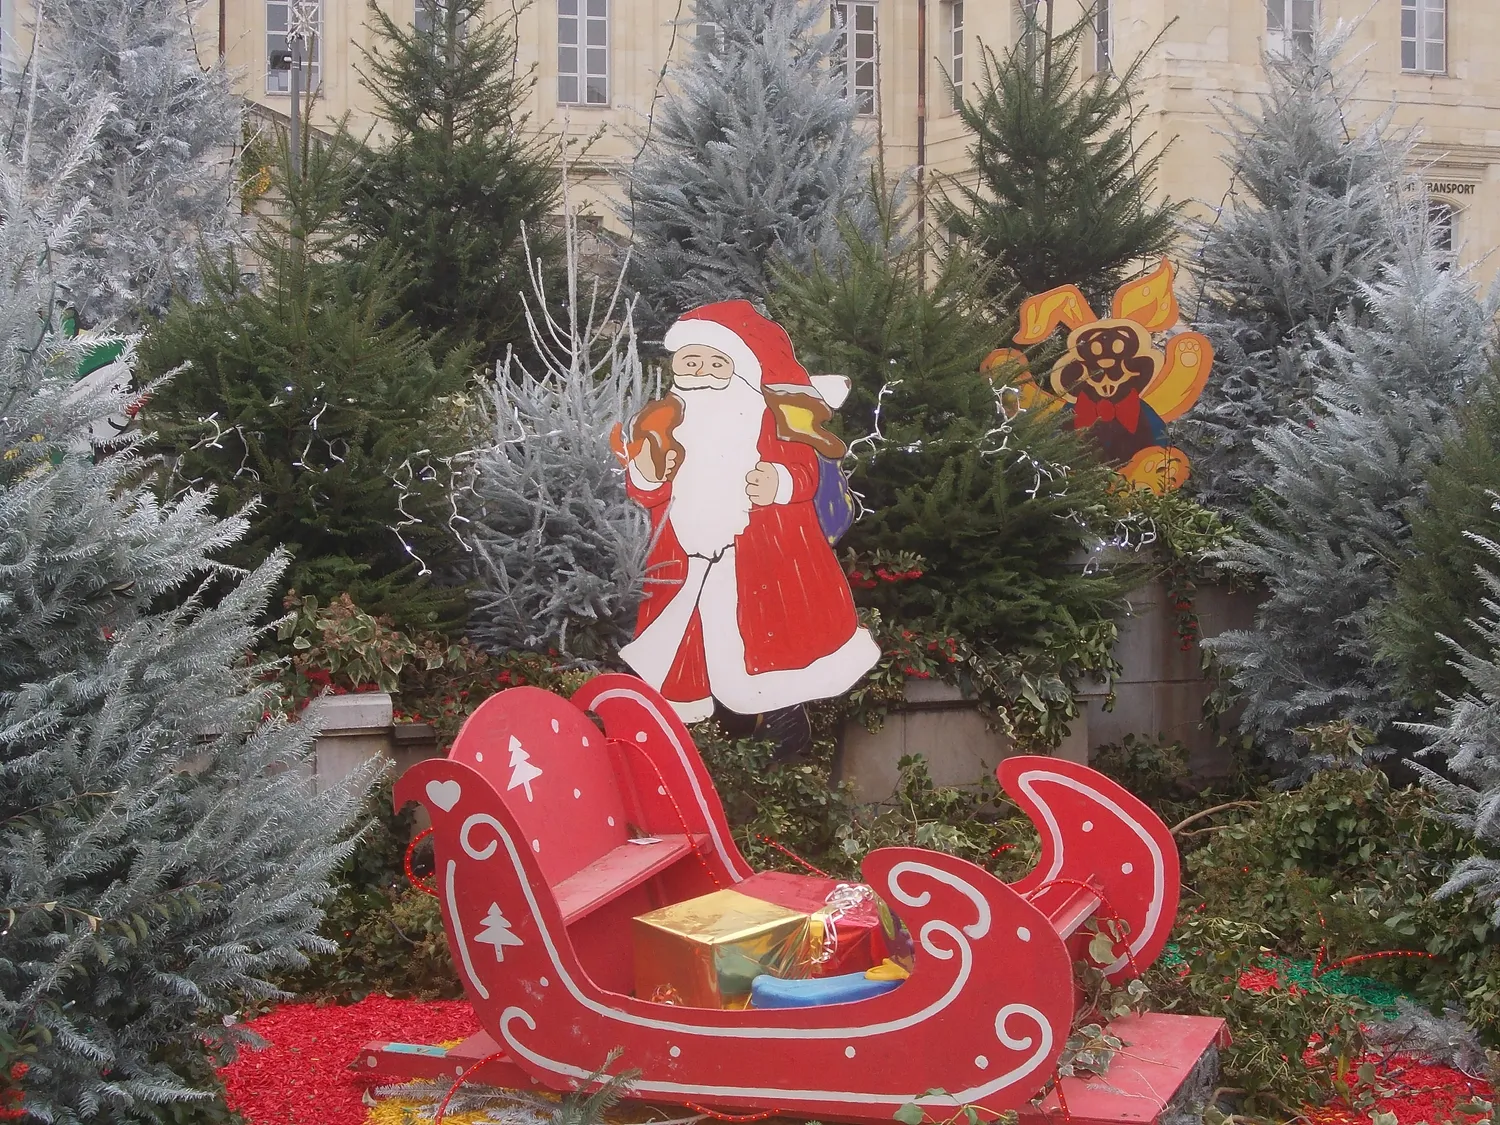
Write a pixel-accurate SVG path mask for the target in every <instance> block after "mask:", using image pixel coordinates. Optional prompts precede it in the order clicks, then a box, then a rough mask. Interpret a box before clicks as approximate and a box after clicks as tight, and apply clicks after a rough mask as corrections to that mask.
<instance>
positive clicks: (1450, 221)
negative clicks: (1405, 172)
mask: <svg viewBox="0 0 1500 1125" xmlns="http://www.w3.org/2000/svg"><path fill="white" fill-rule="evenodd" d="M1457 226H1458V208H1457V207H1455V206H1453V204H1451V203H1444V202H1442V201H1441V200H1437V199H1434V200H1432V201H1430V202H1429V203H1428V204H1427V241H1428V242H1429V243H1430V244H1431V246H1432V248H1433V249H1434V250H1436V251H1437V252H1438V253H1439V254H1442V255H1445V256H1447V257H1448V259H1449V260H1448V261H1445V262H1444V263H1443V268H1444V269H1446V268H1447V267H1448V265H1449V263H1450V262H1451V260H1452V258H1451V256H1452V254H1453V251H1454V248H1455V247H1456V246H1457V245H1458V239H1457V238H1456V237H1455V235H1456V233H1457V232H1456V230H1455V228H1456V227H1457Z"/></svg>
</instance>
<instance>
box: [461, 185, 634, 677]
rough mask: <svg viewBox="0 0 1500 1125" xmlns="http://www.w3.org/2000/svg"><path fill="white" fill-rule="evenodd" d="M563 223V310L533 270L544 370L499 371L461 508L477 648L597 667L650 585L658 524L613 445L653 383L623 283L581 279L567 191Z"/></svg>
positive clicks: (505, 367) (531, 316)
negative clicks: (629, 482)
mask: <svg viewBox="0 0 1500 1125" xmlns="http://www.w3.org/2000/svg"><path fill="white" fill-rule="evenodd" d="M563 223H564V232H563V234H564V243H565V247H566V260H567V272H566V275H565V284H566V292H565V293H564V295H563V301H562V304H561V307H554V305H553V304H552V303H551V302H550V301H549V295H548V293H547V287H546V281H545V279H544V271H543V269H542V266H541V264H540V262H539V261H537V260H535V259H531V266H530V274H531V276H530V284H531V295H530V297H529V298H528V299H527V301H526V323H527V327H528V328H529V330H530V336H531V347H532V350H534V352H535V354H536V355H538V356H540V364H541V370H539V371H535V372H533V371H530V370H528V369H527V368H526V367H525V366H524V365H523V364H522V363H521V362H520V361H519V360H518V359H516V357H515V355H514V353H511V354H508V355H507V356H506V359H505V360H504V362H502V363H500V364H499V365H498V366H497V371H496V375H495V378H494V380H493V381H491V382H490V383H489V385H488V386H487V387H486V388H485V389H484V401H483V402H482V403H481V408H480V414H481V418H480V426H481V428H482V429H483V431H484V439H483V444H481V445H480V446H479V447H478V448H476V449H475V450H473V451H472V452H471V453H470V454H469V455H467V458H466V461H467V464H466V467H465V471H464V473H463V475H462V477H461V484H460V487H459V488H458V489H457V491H456V500H455V503H456V511H457V513H458V515H459V516H460V517H461V522H459V524H458V526H459V527H460V529H461V530H460V538H461V539H462V540H463V541H464V544H465V546H466V547H467V548H468V549H469V551H470V564H469V577H470V578H471V579H472V581H473V583H474V588H475V589H474V595H473V596H474V608H473V610H472V612H471V613H470V615H469V632H470V634H471V635H472V636H473V637H474V639H475V640H476V641H477V642H478V643H480V644H482V645H484V646H486V647H488V648H490V649H494V650H503V649H508V648H522V649H536V648H547V647H550V648H555V649H557V650H558V651H559V652H560V653H561V654H563V655H564V656H566V657H568V658H570V659H584V660H599V659H604V658H607V657H608V656H610V655H612V654H613V653H614V651H615V650H616V649H617V648H618V646H619V645H620V644H622V643H623V642H625V641H627V640H629V639H630V636H631V631H632V629H633V628H634V624H635V616H634V615H635V607H636V604H637V602H638V601H639V599H640V593H641V584H642V581H643V580H644V575H645V565H646V550H647V547H648V546H649V544H650V530H649V523H648V520H647V517H646V515H645V513H644V512H643V511H642V510H641V509H640V508H639V507H637V506H636V505H635V504H634V503H632V502H631V501H630V500H629V498H628V497H627V496H626V494H625V477H624V473H623V471H622V470H621V469H620V466H619V464H618V462H617V461H616V460H615V457H614V455H613V454H612V453H611V452H610V444H609V439H610V431H611V430H612V429H613V428H614V426H615V424H616V423H619V422H622V421H625V420H628V419H629V418H631V417H632V416H633V415H634V414H635V412H636V411H637V410H638V409H639V408H640V407H641V406H642V405H644V404H645V401H646V398H647V380H646V378H645V376H644V373H643V370H642V367H641V359H640V354H639V352H638V350H637V347H636V335H635V327H634V322H633V319H632V309H631V306H630V303H629V302H628V301H625V300H623V299H622V297H621V284H622V282H621V279H620V278H616V279H615V281H614V282H613V284H612V285H609V286H602V285H601V284H600V282H599V280H598V279H593V280H586V279H585V278H584V277H583V276H582V270H581V267H580V262H579V257H580V245H579V243H580V239H579V230H578V224H577V222H576V218H575V215H574V213H573V210H572V205H571V202H570V200H569V198H568V194H567V191H566V189H564V205H563Z"/></svg>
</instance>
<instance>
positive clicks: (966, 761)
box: [834, 679, 1090, 802]
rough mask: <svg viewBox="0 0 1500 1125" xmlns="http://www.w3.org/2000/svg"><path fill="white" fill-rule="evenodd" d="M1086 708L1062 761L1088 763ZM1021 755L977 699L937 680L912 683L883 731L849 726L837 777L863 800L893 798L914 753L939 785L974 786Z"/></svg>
mask: <svg viewBox="0 0 1500 1125" xmlns="http://www.w3.org/2000/svg"><path fill="white" fill-rule="evenodd" d="M1089 711H1090V708H1084V709H1083V712H1082V713H1081V714H1080V715H1079V717H1078V719H1077V720H1075V721H1074V723H1073V724H1072V726H1071V728H1070V729H1069V732H1068V736H1067V737H1066V738H1064V739H1063V741H1062V745H1061V746H1059V747H1058V748H1057V750H1056V754H1057V755H1058V756H1059V757H1062V758H1067V759H1069V760H1070V761H1074V762H1084V763H1087V762H1088V748H1089V736H1088V721H1089ZM1015 752H1016V749H1015V746H1014V744H1013V743H1012V742H1011V741H1010V739H1009V738H1007V737H1006V736H1005V735H1004V734H1002V733H1001V732H999V731H997V730H992V729H990V727H989V725H988V724H987V723H986V722H985V718H984V716H983V715H982V714H981V713H980V711H979V708H978V705H977V704H975V702H974V701H973V700H972V699H965V698H964V697H963V696H962V695H961V694H960V693H959V691H958V689H957V688H955V687H953V686H951V685H949V684H945V683H941V682H939V681H935V680H916V679H909V680H907V681H906V700H905V702H904V703H902V704H901V705H900V706H899V707H893V708H891V710H890V713H889V714H887V715H886V719H885V722H884V724H882V726H881V728H880V730H878V731H874V732H871V731H869V730H866V729H865V727H864V726H863V725H862V724H860V723H849V724H847V725H846V726H845V728H844V731H843V736H842V739H841V745H840V747H839V752H838V757H837V759H836V760H835V763H834V776H835V778H836V779H837V780H840V781H846V782H848V783H849V784H850V785H851V786H852V787H853V789H854V795H855V797H856V799H858V800H860V801H867V802H868V801H884V800H887V799H888V798H889V797H890V796H891V795H892V794H893V793H894V792H895V789H896V782H897V780H898V778H899V774H900V771H899V770H898V768H897V763H898V762H899V761H900V760H901V758H902V757H903V756H905V755H908V754H920V755H922V757H924V758H926V759H927V770H928V773H929V774H930V775H931V777H932V780H933V783H934V784H936V785H973V784H975V783H977V782H978V781H979V780H980V779H981V778H983V777H985V776H990V777H993V776H994V773H995V767H996V766H998V765H999V764H1000V762H1001V760H1002V759H1004V758H1008V757H1009V756H1010V755H1012V754H1014V753H1015Z"/></svg>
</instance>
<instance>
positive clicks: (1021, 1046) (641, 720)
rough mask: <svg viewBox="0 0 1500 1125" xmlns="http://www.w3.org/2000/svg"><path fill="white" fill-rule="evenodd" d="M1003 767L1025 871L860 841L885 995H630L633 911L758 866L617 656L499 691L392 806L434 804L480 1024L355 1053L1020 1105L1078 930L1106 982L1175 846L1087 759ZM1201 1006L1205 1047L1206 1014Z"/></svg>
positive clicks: (1044, 1045) (839, 1110)
mask: <svg viewBox="0 0 1500 1125" xmlns="http://www.w3.org/2000/svg"><path fill="white" fill-rule="evenodd" d="M590 713H592V714H593V715H595V716H597V718H598V720H599V725H596V724H595V722H594V721H592V720H591V718H590ZM601 727H602V730H601ZM999 776H1000V780H1001V783H1002V785H1003V786H1004V787H1005V789H1006V791H1007V792H1008V793H1009V794H1010V795H1011V797H1012V798H1013V799H1014V800H1015V801H1016V802H1017V803H1018V804H1019V805H1020V806H1021V807H1022V808H1023V809H1024V810H1025V811H1026V812H1027V813H1028V815H1029V816H1031V817H1032V818H1033V820H1034V821H1035V823H1036V824H1037V826H1038V828H1039V830H1040V833H1041V859H1040V862H1039V863H1038V865H1037V867H1036V869H1035V871H1033V872H1032V874H1031V875H1030V876H1028V878H1026V879H1025V880H1023V881H1021V882H1020V883H1017V884H1014V885H1007V884H1005V883H1002V882H1001V881H1000V880H998V879H996V878H995V877H994V876H992V875H990V874H989V873H988V872H986V871H984V870H983V869H982V868H980V867H977V866H975V865H973V864H971V863H968V862H966V861H963V860H960V859H957V858H955V857H952V856H948V855H943V854H940V853H937V852H930V851H925V850H922V849H918V848H887V849H881V850H879V851H876V852H874V853H872V854H871V855H870V856H868V857H867V858H866V860H865V862H864V865H863V869H862V870H863V876H864V878H865V880H866V882H867V883H868V884H869V886H870V887H871V888H872V889H873V890H874V892H875V893H876V894H878V895H879V896H880V897H881V898H882V899H884V901H885V902H886V903H888V904H889V906H890V907H891V909H892V910H893V911H894V912H895V913H896V914H897V915H898V916H899V917H900V919H901V921H902V922H903V923H904V925H905V927H906V929H907V931H908V932H909V933H910V935H911V937H912V941H913V947H914V959H913V962H912V966H911V971H910V975H909V977H908V978H907V979H905V980H904V981H902V982H901V983H900V984H899V985H897V986H896V987H894V988H893V989H891V990H890V991H887V992H885V993H884V994H883V995H879V996H874V997H871V998H868V999H863V1000H859V1001H856V1002H853V1003H834V1004H825V1005H821V1006H811V1007H793V1008H775V1009H767V1010H759V1009H756V1008H750V1009H747V1010H720V1009H714V1008H700V1007H685V1006H681V1005H675V1004H670V1003H658V1002H652V1001H651V1000H649V999H644V998H641V997H638V996H633V995H631V990H632V983H633V976H632V965H631V952H630V945H629V932H630V925H631V920H632V919H633V918H635V917H637V916H639V915H642V914H644V913H646V912H649V911H651V910H653V909H654V908H657V907H661V906H664V905H669V904H672V903H677V902H683V901H686V900H689V899H693V898H695V897H696V896H700V895H704V894H708V893H711V892H714V891H716V890H723V889H740V890H750V891H753V890H754V888H755V885H756V880H757V879H758V878H764V877H763V876H757V875H756V873H755V872H754V871H752V870H751V868H750V867H749V865H748V864H747V863H746V862H745V860H744V858H743V857H742V856H741V855H740V853H739V851H738V849H737V848H736V846H735V844H734V841H733V839H732V837H731V835H730V831H729V827H728V824H727V822H726V821H725V818H724V813H723V809H722V807H721V806H720V803H719V799H718V796H717V794H716V792H715V790H714V787H713V783H712V781H711V779H710V778H709V776H708V773H707V771H706V770H705V768H704V766H703V763H702V760H701V759H700V757H699V756H698V753H697V750H696V748H695V747H694V746H693V743H692V741H691V739H690V737H689V735H688V732H687V729H686V728H685V727H684V726H683V724H682V723H681V721H680V720H679V719H678V718H677V717H676V715H675V714H674V712H673V711H672V709H671V707H670V705H669V704H667V702H666V701H665V700H664V699H663V698H662V697H661V696H660V695H658V694H657V693H656V692H655V691H653V690H652V689H651V688H649V687H647V686H646V685H645V684H643V683H642V682H641V681H639V680H636V679H634V678H632V677H628V676H623V675H604V676H600V677H598V678H596V679H594V680H592V681H591V682H589V683H588V684H587V685H585V687H584V688H583V689H582V690H580V691H579V692H578V693H577V694H576V695H575V696H574V697H573V699H572V700H571V701H568V700H564V699H562V698H560V697H558V696H555V695H552V694H550V693H548V692H544V691H541V690H539V689H536V688H529V687H526V688H515V689H512V690H510V691H506V692H503V693H501V694H499V695H496V696H494V697H492V698H491V699H489V700H488V701H486V702H485V703H484V704H483V705H482V706H481V707H480V708H479V709H478V710H477V711H476V712H475V713H474V715H473V716H472V717H471V718H470V719H469V721H468V723H467V724H466V725H465V726H464V728H463V731H462V732H461V733H460V735H459V738H458V740H457V741H456V743H455V744H454V747H453V750H452V752H451V753H450V755H449V756H448V757H447V758H446V759H432V760H429V761H426V762H423V763H420V764H419V765H417V766H415V767H413V768H412V769H410V770H408V771H407V773H406V774H405V776H403V777H402V778H401V779H400V781H399V782H398V784H397V786H396V803H397V805H398V806H401V805H405V804H407V803H408V802H411V801H418V802H420V803H421V804H422V805H424V806H425V807H426V809H427V811H428V812H429V814H430V815H431V818H432V823H433V830H434V848H435V861H436V870H435V882H436V888H437V893H438V897H439V900H440V902H441V906H442V912H443V919H444V924H445V926H446V929H447V933H448V939H449V942H450V944H451V947H452V951H453V955H454V962H455V964H456V965H457V966H458V970H459V972H460V974H461V976H462V979H463V983H464V987H465V990H466V992H467V994H468V997H469V999H470V1001H471V1002H472V1004H473V1006H474V1009H475V1012H476V1015H477V1016H478V1019H479V1022H480V1024H481V1026H482V1027H483V1028H484V1032H483V1033H482V1034H481V1035H479V1036H476V1037H474V1039H472V1040H471V1041H470V1042H468V1043H465V1044H464V1045H462V1046H460V1047H458V1048H455V1049H452V1050H444V1049H442V1048H438V1047H425V1046H420V1045H405V1044H372V1045H370V1047H369V1048H367V1050H366V1051H365V1052H364V1053H363V1054H362V1055H361V1058H360V1060H358V1062H357V1063H356V1065H358V1066H360V1067H361V1069H366V1068H368V1069H370V1070H378V1071H380V1072H382V1073H389V1072H395V1073H398V1074H402V1075H406V1076H410V1077H434V1078H436V1077H461V1078H462V1077H467V1078H470V1079H473V1080H477V1081H483V1082H486V1083H490V1084H496V1085H504V1086H526V1085H531V1084H536V1085H540V1086H543V1087H546V1088H550V1089H555V1090H566V1089H569V1088H571V1087H572V1086H573V1085H575V1084H576V1083H577V1082H578V1081H579V1080H582V1079H584V1078H587V1077H588V1076H589V1074H590V1073H591V1072H592V1071H593V1070H594V1069H595V1068H596V1067H598V1066H599V1065H600V1063H601V1062H602V1061H603V1060H604V1059H605V1057H606V1056H607V1055H608V1054H609V1052H610V1051H611V1050H613V1049H614V1048H617V1047H618V1048H621V1049H622V1052H623V1053H622V1054H621V1056H620V1057H619V1059H618V1061H617V1064H616V1065H617V1067H618V1068H620V1069H635V1070H639V1071H640V1072H641V1076H640V1078H639V1079H638V1080H637V1081H636V1082H635V1083H634V1084H633V1086H632V1095H633V1096H635V1097H639V1098H641V1099H644V1100H647V1101H652V1102H659V1103H675V1104H680V1105H685V1106H709V1107H712V1108H714V1109H715V1110H717V1111H720V1112H739V1113H747V1112H748V1113H754V1112H777V1113H785V1114H790V1115H794V1116H805V1117H817V1118H822V1119H827V1120H847V1121H871V1122H873V1121H889V1120H890V1119H891V1117H892V1115H893V1114H894V1112H895V1111H896V1109H897V1108H898V1107H900V1106H901V1105H902V1104H904V1103H907V1102H909V1101H912V1100H914V1099H915V1098H917V1097H918V1095H921V1094H922V1092H923V1091H926V1090H930V1089H933V1088H941V1089H943V1090H946V1091H949V1094H948V1096H946V1097H934V1098H931V1099H929V1100H930V1101H931V1104H932V1107H933V1108H934V1109H939V1108H940V1107H941V1106H944V1105H947V1106H949V1107H950V1112H951V1106H952V1104H953V1100H954V1099H957V1100H958V1101H959V1102H960V1103H962V1104H978V1105H983V1106H985V1107H986V1108H988V1109H992V1110H1001V1109H1006V1108H1015V1107H1022V1106H1026V1105H1027V1103H1029V1102H1030V1101H1031V1099H1032V1098H1033V1097H1034V1096H1035V1095H1036V1094H1037V1093H1038V1092H1039V1091H1040V1090H1041V1089H1042V1088H1043V1087H1044V1086H1045V1085H1046V1083H1047V1082H1048V1080H1049V1079H1050V1078H1051V1077H1052V1076H1053V1073H1054V1064H1055V1062H1056V1059H1057V1057H1058V1054H1059V1053H1060V1052H1061V1050H1062V1048H1063V1044H1064V1042H1065V1040H1066V1039H1067V1036H1068V1033H1069V1026H1070V1022H1071V1019H1072V1016H1073V1008H1074V985H1073V977H1072V966H1071V962H1072V960H1074V959H1075V958H1077V957H1080V956H1083V955H1084V954H1083V947H1084V946H1085V945H1086V943H1087V941H1088V940H1089V938H1090V936H1091V935H1090V934H1089V932H1088V931H1086V930H1085V929H1084V924H1085V923H1086V922H1087V921H1088V919H1089V918H1091V917H1093V916H1095V915H1098V914H1106V915H1108V916H1109V917H1111V918H1115V919H1118V920H1120V921H1121V922H1123V926H1122V927H1121V929H1122V930H1123V932H1125V933H1126V935H1127V936H1126V939H1125V940H1124V941H1122V942H1119V943H1117V946H1116V949H1115V951H1114V952H1115V956H1114V959H1113V960H1112V961H1111V962H1110V963H1109V964H1108V965H1104V966H1101V967H1102V968H1103V969H1104V970H1105V972H1106V973H1107V974H1108V975H1109V976H1110V977H1111V978H1112V979H1114V980H1123V979H1126V978H1128V977H1130V976H1132V975H1134V974H1136V973H1138V972H1139V971H1141V970H1143V969H1144V968H1145V967H1146V966H1147V965H1148V964H1149V963H1150V962H1151V961H1152V960H1153V959H1154V958H1155V957H1156V956H1157V954H1158V953H1159V952H1160V951H1161V948H1162V946H1163V944H1164V943H1165V941H1166V937H1167V933H1168V929H1169V928H1170V925H1171V922H1172V919H1173V917H1174V915H1175V913H1176V907H1177V896H1178V865H1177V854H1176V849H1175V846H1174V845H1173V843H1172V840H1171V837H1170V835H1169V834H1168V832H1167V830H1166V829H1165V827H1164V826H1163V825H1162V824H1161V822H1160V820H1158V819H1157V818H1156V817H1155V815H1154V814H1152V813H1151V812H1150V810H1149V809H1147V808H1146V807H1145V806H1144V805H1142V804H1141V803H1140V802H1139V801H1138V800H1136V799H1135V798H1134V797H1132V796H1131V795H1130V794H1128V793H1126V792H1125V791H1124V790H1123V789H1121V788H1120V787H1119V786H1117V785H1115V784H1114V783H1113V782H1110V781H1109V780H1108V779H1106V778H1104V777H1102V776H1101V775H1099V774H1097V773H1095V772H1094V771H1092V770H1090V769H1088V768H1086V767H1083V766H1078V765H1074V764H1072V763H1068V762H1064V761H1060V760H1057V759H1052V758H1037V757H1017V758H1012V759H1009V760H1007V761H1006V762H1005V763H1004V764H1003V765H1002V766H1001V769H1000V771H999ZM776 878H778V879H788V878H796V877H793V876H786V875H783V874H778V875H777V876H776ZM1144 1018H1145V1019H1146V1020H1148V1021H1149V1020H1151V1019H1153V1018H1154V1019H1156V1020H1158V1021H1159V1020H1162V1019H1164V1018H1165V1017H1144ZM1181 1018H1182V1017H1178V1019H1181ZM1198 1022H1199V1023H1201V1024H1203V1025H1204V1026H1203V1027H1201V1028H1195V1029H1194V1030H1193V1032H1192V1035H1189V1038H1193V1036H1196V1038H1195V1039H1194V1042H1195V1043H1198V1041H1199V1040H1202V1042H1201V1043H1199V1044H1198V1047H1199V1048H1201V1047H1202V1046H1206V1045H1207V1043H1208V1042H1209V1041H1211V1040H1212V1039H1213V1037H1214V1036H1215V1035H1216V1034H1217V1033H1218V1030H1219V1027H1221V1026H1222V1025H1218V1023H1217V1021H1209V1020H1204V1021H1198ZM1210 1025H1212V1026H1210ZM1145 1026H1146V1025H1144V1024H1143V1025H1142V1027H1145ZM1169 1030H1171V1032H1172V1034H1175V1035H1176V1036H1177V1037H1178V1039H1179V1040H1180V1039H1181V1038H1182V1035H1183V1027H1182V1026H1181V1025H1178V1026H1176V1027H1175V1028H1172V1029H1169ZM1152 1034H1155V1035H1157V1036H1158V1037H1160V1029H1159V1028H1158V1029H1156V1031H1154V1032H1152ZM1148 1038H1149V1036H1148ZM1169 1038H1170V1036H1169ZM1198 1053H1201V1050H1199V1049H1197V1048H1195V1049H1194V1052H1193V1053H1192V1057H1191V1059H1189V1060H1188V1062H1189V1064H1190V1063H1191V1062H1192V1061H1194V1060H1196V1058H1197V1055H1198ZM1137 1054H1138V1055H1139V1056H1140V1057H1142V1058H1144V1057H1146V1056H1147V1055H1149V1054H1150V1049H1149V1044H1146V1045H1145V1047H1144V1054H1141V1053H1140V1052H1137ZM1162 1061H1165V1062H1173V1061H1174V1060H1162ZM1178 1077H1180V1075H1179V1076H1178ZM1122 1081H1124V1080H1123V1079H1121V1078H1120V1077H1118V1076H1112V1078H1111V1083H1112V1084H1114V1085H1115V1086H1118V1085H1119V1084H1120V1083H1121V1082H1122ZM1152 1082H1155V1083H1156V1084H1157V1085H1159V1084H1160V1083H1159V1079H1150V1081H1148V1083H1147V1084H1148V1085H1150V1084H1152ZM1126 1084H1127V1085H1128V1084H1129V1083H1128V1081H1127V1082H1126ZM943 1116H946V1114H944V1115H943ZM1136 1119H1140V1120H1144V1119H1146V1118H1136Z"/></svg>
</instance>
